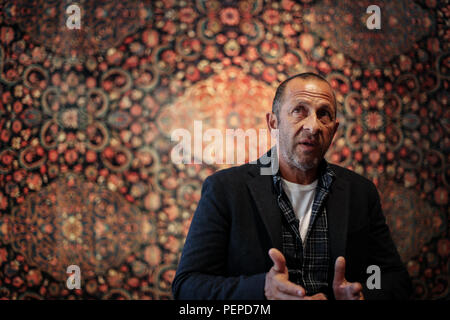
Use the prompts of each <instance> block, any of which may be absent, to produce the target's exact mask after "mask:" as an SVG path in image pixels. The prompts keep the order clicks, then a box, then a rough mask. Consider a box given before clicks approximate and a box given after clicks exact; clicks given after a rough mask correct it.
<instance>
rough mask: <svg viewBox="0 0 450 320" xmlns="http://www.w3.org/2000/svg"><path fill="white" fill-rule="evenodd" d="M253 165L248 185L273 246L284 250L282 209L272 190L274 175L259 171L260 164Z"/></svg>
mask: <svg viewBox="0 0 450 320" xmlns="http://www.w3.org/2000/svg"><path fill="white" fill-rule="evenodd" d="M252 167H253V168H252V170H251V171H250V172H249V173H250V175H251V176H252V177H251V178H250V179H249V180H248V181H247V186H248V188H249V190H250V193H251V195H252V197H253V200H254V201H255V204H256V207H257V208H258V212H259V214H260V216H261V219H262V221H263V223H264V225H265V227H266V229H267V232H268V234H269V236H270V239H271V240H272V246H273V247H274V248H277V249H279V250H282V248H281V246H282V238H281V237H282V236H281V211H280V208H279V206H278V203H277V199H276V195H275V194H274V192H273V191H272V188H273V182H272V176H271V175H261V174H260V172H259V169H260V166H258V165H254V166H252Z"/></svg>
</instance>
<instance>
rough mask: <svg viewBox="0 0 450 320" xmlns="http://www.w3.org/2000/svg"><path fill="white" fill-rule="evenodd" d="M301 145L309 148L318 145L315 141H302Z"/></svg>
mask: <svg viewBox="0 0 450 320" xmlns="http://www.w3.org/2000/svg"><path fill="white" fill-rule="evenodd" d="M299 144H301V145H305V146H308V147H315V146H317V145H318V143H317V142H316V141H314V140H303V141H300V142H299Z"/></svg>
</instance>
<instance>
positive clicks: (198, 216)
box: [172, 162, 411, 299]
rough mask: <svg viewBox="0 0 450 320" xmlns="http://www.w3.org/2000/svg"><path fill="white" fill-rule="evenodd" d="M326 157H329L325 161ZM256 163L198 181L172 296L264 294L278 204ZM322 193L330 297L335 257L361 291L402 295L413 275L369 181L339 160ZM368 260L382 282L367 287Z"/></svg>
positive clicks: (278, 242)
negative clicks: (196, 199)
mask: <svg viewBox="0 0 450 320" xmlns="http://www.w3.org/2000/svg"><path fill="white" fill-rule="evenodd" d="M330 165H331V164H330ZM260 167H261V165H260V164H259V162H258V164H245V165H242V166H239V167H233V168H230V169H225V170H221V171H218V172H216V173H215V174H213V175H211V176H210V177H208V178H207V179H206V180H205V182H204V183H203V187H202V196H201V199H200V201H199V204H198V207H197V210H196V212H195V214H194V217H193V219H192V223H191V226H190V229H189V233H188V236H187V238H186V243H185V246H184V249H183V252H182V255H181V259H180V263H179V265H178V269H177V273H176V276H175V279H174V281H173V284H172V291H173V296H174V298H175V299H265V295H264V285H265V275H266V272H268V271H269V270H270V268H271V267H272V266H273V263H272V261H271V260H270V257H269V255H268V251H269V249H270V248H277V249H279V250H280V251H281V248H282V235H281V230H282V228H281V223H282V221H281V219H282V212H281V210H280V208H279V206H278V204H277V201H276V193H275V190H274V187H273V183H272V176H270V175H261V174H260ZM331 167H332V168H333V169H334V171H335V173H336V179H335V181H334V182H333V184H332V187H331V191H330V194H329V196H328V199H326V204H325V205H326V208H327V219H328V228H329V248H330V256H331V259H330V272H329V292H328V297H329V299H333V298H334V296H333V292H332V291H333V290H332V282H333V277H334V263H335V261H336V258H337V257H338V256H344V257H345V259H346V279H347V280H348V281H350V282H354V281H358V282H360V283H361V284H362V285H363V294H364V296H365V298H366V299H407V298H409V296H410V293H411V283H410V279H409V276H408V273H407V272H406V269H405V267H404V265H403V264H402V262H401V260H400V257H399V255H398V253H397V250H396V248H395V245H394V243H393V241H392V239H391V236H390V233H389V229H388V226H387V225H386V223H385V218H384V216H383V213H382V210H381V205H380V199H379V196H378V192H377V189H376V187H375V185H374V184H373V183H372V182H371V181H369V180H368V179H366V178H364V177H362V176H360V175H358V174H356V173H354V172H352V171H350V170H347V169H345V168H342V167H339V166H336V165H331ZM369 265H378V266H379V267H380V269H381V289H372V290H369V289H368V288H367V287H366V281H367V278H368V277H369V276H370V275H371V274H367V273H366V272H367V267H368V266H369Z"/></svg>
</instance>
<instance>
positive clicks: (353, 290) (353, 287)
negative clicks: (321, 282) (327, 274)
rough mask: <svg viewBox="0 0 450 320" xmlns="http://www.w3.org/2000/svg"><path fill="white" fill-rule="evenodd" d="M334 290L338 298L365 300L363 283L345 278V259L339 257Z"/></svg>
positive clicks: (335, 267) (335, 268)
mask: <svg viewBox="0 0 450 320" xmlns="http://www.w3.org/2000/svg"><path fill="white" fill-rule="evenodd" d="M333 292H334V296H335V298H336V300H364V296H363V294H362V285H361V284H360V283H359V282H348V281H347V280H345V259H344V257H338V258H337V259H336V264H335V266H334V280H333Z"/></svg>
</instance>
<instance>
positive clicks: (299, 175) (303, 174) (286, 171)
mask: <svg viewBox="0 0 450 320" xmlns="http://www.w3.org/2000/svg"><path fill="white" fill-rule="evenodd" d="M280 174H281V177H282V178H283V179H285V180H287V181H289V182H293V183H298V184H311V183H313V182H314V181H316V180H317V176H318V168H317V167H316V168H312V169H310V170H306V171H303V170H300V169H298V168H296V167H292V166H290V165H288V164H287V163H286V162H285V161H283V160H282V159H281V158H280Z"/></svg>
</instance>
